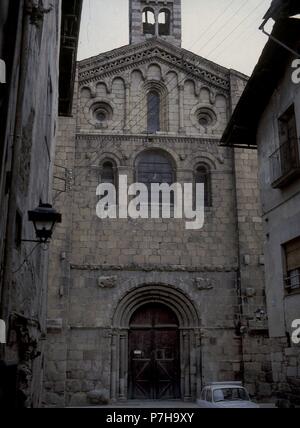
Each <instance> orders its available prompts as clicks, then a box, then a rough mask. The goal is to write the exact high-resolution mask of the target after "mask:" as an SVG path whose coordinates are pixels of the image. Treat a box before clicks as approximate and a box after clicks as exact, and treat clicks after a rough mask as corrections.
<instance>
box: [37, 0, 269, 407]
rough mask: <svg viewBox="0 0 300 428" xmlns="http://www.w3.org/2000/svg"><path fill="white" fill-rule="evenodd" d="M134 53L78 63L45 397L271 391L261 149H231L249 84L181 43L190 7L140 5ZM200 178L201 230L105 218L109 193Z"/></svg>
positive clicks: (67, 131)
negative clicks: (232, 385) (106, 187)
mask: <svg viewBox="0 0 300 428" xmlns="http://www.w3.org/2000/svg"><path fill="white" fill-rule="evenodd" d="M129 16H130V44H129V45H128V46H124V47H121V48H119V49H115V50H113V51H111V52H106V53H104V54H100V55H99V56H96V57H93V58H90V59H87V60H84V61H81V62H79V63H78V67H77V77H76V91H75V92H76V95H75V98H74V103H73V111H72V113H73V115H72V116H71V117H60V121H59V126H58V144H57V150H56V165H57V166H59V167H64V168H66V171H67V173H68V176H69V177H71V178H70V186H69V187H68V189H67V191H66V192H64V193H62V194H61V195H60V196H59V197H58V198H57V207H58V209H59V210H60V211H61V212H62V214H63V223H62V225H60V226H59V227H58V229H57V233H56V237H55V239H54V242H53V246H52V248H51V261H50V269H49V284H50V288H49V295H48V310H49V313H48V315H49V320H48V335H47V338H48V339H47V356H48V357H47V365H46V382H45V403H46V404H47V405H48V406H72V405H74V406H77V405H88V404H91V403H95V402H99V403H100V402H107V401H108V400H111V401H120V400H129V399H140V400H145V399H174V398H178V399H182V400H186V401H188V400H194V399H195V398H197V397H199V395H200V390H201V388H202V386H203V385H204V384H205V383H206V382H210V381H218V380H219V381H222V380H233V379H235V380H244V381H245V382H246V384H247V386H248V387H249V389H250V392H251V393H252V394H258V395H259V396H268V395H269V394H270V393H271V387H270V381H271V380H270V371H271V366H270V361H269V358H268V333H267V329H266V324H265V313H266V309H265V295H264V274H263V257H262V254H263V250H262V235H261V234H262V221H261V217H260V210H259V194H258V187H257V157H256V153H254V152H253V153H250V154H249V153H248V152H246V151H244V150H243V149H241V150H237V151H236V153H235V154H233V152H232V151H231V150H230V149H228V148H220V147H219V142H220V138H221V135H222V133H223V131H224V129H225V127H226V125H227V123H228V121H229V118H230V115H231V113H232V111H233V109H234V107H235V105H236V104H237V102H238V99H239V97H240V95H241V93H242V91H243V89H244V87H245V85H246V83H247V78H246V76H244V75H242V74H240V73H238V72H236V71H234V70H228V69H225V68H224V67H221V66H219V65H217V64H214V63H212V62H210V61H207V60H206V59H204V58H202V57H199V56H197V55H195V54H193V53H191V52H189V51H187V50H184V49H182V48H181V1H180V0H174V1H170V2H167V3H166V2H164V1H155V2H149V1H136V0H133V1H130V14H129ZM120 175H121V176H122V175H123V176H124V175H125V176H127V179H128V183H129V184H131V183H134V182H137V181H138V182H141V183H144V184H146V185H147V186H149V185H150V183H163V182H164V183H169V184H170V183H174V182H178V183H181V184H183V183H194V184H196V183H202V184H204V185H205V224H204V227H203V228H202V229H201V230H196V231H195V230H187V229H186V227H185V222H186V220H185V219H181V220H180V219H174V218H170V219H166V218H157V219H141V218H137V219H133V218H129V219H128V218H126V219H125V218H124V219H120V218H119V219H115V220H112V219H105V220H100V219H99V218H98V217H97V215H96V206H97V203H98V202H99V196H97V194H96V190H97V187H98V185H99V184H100V183H108V184H114V185H115V186H116V187H118V185H119V176H120Z"/></svg>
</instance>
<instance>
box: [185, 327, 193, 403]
mask: <svg viewBox="0 0 300 428" xmlns="http://www.w3.org/2000/svg"><path fill="white" fill-rule="evenodd" d="M183 349H184V351H183V352H184V355H183V359H184V401H190V399H191V380H190V334H189V332H188V331H184V332H183Z"/></svg>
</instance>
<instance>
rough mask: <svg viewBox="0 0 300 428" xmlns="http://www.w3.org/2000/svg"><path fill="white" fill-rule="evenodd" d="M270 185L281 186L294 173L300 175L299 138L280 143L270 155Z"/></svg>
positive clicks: (293, 175)
mask: <svg viewBox="0 0 300 428" xmlns="http://www.w3.org/2000/svg"><path fill="white" fill-rule="evenodd" d="M270 164H271V180H272V187H274V188H277V187H282V186H284V185H285V184H286V183H287V182H288V181H289V180H290V179H292V178H293V177H295V176H296V175H300V158H299V140H298V139H293V140H289V141H287V142H286V143H284V144H282V145H281V146H280V147H279V149H277V150H276V151H275V152H274V153H273V154H272V155H271V156H270Z"/></svg>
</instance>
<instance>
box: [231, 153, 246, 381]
mask: <svg viewBox="0 0 300 428" xmlns="http://www.w3.org/2000/svg"><path fill="white" fill-rule="evenodd" d="M233 168H234V175H233V177H234V189H235V190H234V197H235V205H236V212H237V213H238V195H237V179H236V160H235V149H233ZM237 251H238V270H237V274H236V291H237V298H238V305H239V317H240V320H242V319H243V315H244V308H243V294H242V279H241V245H240V229H239V222H238V218H237ZM240 339H241V353H242V360H241V374H242V378H243V382H245V364H244V338H243V334H242V332H241V337H240Z"/></svg>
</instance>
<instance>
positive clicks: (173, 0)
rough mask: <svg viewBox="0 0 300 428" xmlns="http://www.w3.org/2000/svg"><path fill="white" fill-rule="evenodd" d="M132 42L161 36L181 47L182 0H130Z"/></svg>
mask: <svg viewBox="0 0 300 428" xmlns="http://www.w3.org/2000/svg"><path fill="white" fill-rule="evenodd" d="M129 5H130V6H129V20H130V43H141V42H144V41H146V40H149V39H151V38H152V37H159V38H162V39H163V40H166V41H167V42H169V43H172V44H173V45H175V46H178V47H181V0H160V1H159V0H130V1H129Z"/></svg>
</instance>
